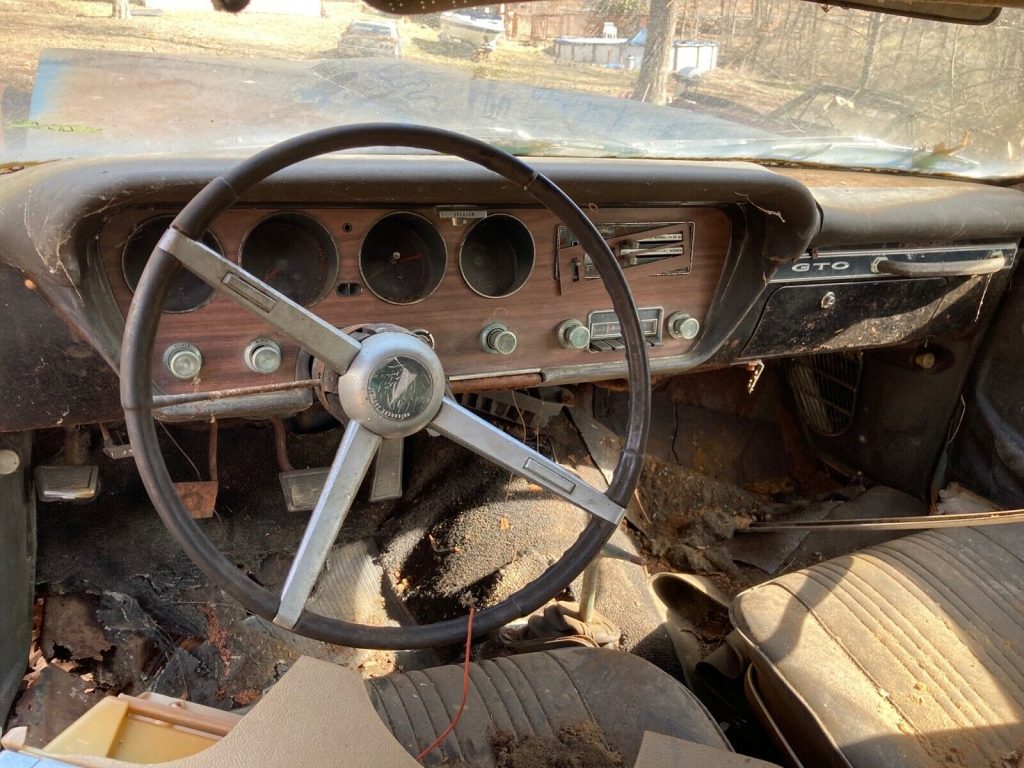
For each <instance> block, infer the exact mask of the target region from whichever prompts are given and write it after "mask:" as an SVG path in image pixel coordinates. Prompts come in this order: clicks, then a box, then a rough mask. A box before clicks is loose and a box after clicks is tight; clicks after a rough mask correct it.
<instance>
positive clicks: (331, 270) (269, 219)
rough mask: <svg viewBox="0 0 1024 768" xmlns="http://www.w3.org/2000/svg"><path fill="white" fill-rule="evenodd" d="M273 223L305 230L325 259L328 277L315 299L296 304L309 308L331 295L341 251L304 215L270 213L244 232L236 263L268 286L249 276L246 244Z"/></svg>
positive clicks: (322, 227)
mask: <svg viewBox="0 0 1024 768" xmlns="http://www.w3.org/2000/svg"><path fill="white" fill-rule="evenodd" d="M275 219H285V220H286V223H289V224H293V225H295V226H298V227H299V228H300V229H306V233H307V234H309V235H311V236H312V237H313V239H314V240H316V241H317V243H318V244H319V246H320V248H321V250H323V252H324V255H325V256H326V258H327V261H328V265H327V266H328V269H327V274H326V275H325V276H324V279H323V284H322V285H321V286H320V290H319V291H318V292H317V293H316V295H315V296H314V298H312V299H310V300H309V301H308V302H297V303H299V304H301V305H302V306H304V307H312V306H313V305H315V304H317V303H319V302H321V301H323V300H324V299H325V298H327V297H328V296H329V295H331V294H332V293H333V292H334V288H335V286H336V285H337V283H338V275H339V274H340V273H341V249H340V248H339V247H338V242H337V240H336V239H335V237H334V235H333V234H332V233H331V230H330V229H329V228H328V227H327V225H326V224H324V223H323V222H322V221H320V220H319V219H317V218H316V217H315V216H311V215H310V214H308V213H305V212H304V211H293V210H288V209H281V210H276V211H271V212H270V213H268V214H267V215H266V216H263V217H262V218H261V219H260V220H259V221H257V222H256V223H255V224H253V225H252V226H251V227H249V229H248V230H246V232H245V234H244V235H243V236H242V239H241V241H240V242H239V244H238V254H237V258H236V263H237V264H238V266H240V267H241V268H242V269H244V270H245V271H246V272H249V273H250V274H251V275H253V276H254V277H257V278H259V279H260V280H261V281H263V282H267V280H266V278H265V277H264V276H262V275H257V274H256V273H254V272H251V271H250V270H249V268H248V267H246V266H245V261H244V259H245V248H246V246H247V245H248V244H249V241H250V238H251V236H252V234H253V233H254V232H255V231H256V230H257V229H259V228H260V227H261V226H263V225H264V224H267V223H273V222H274V220H275ZM307 228H308V229H307ZM328 246H329V247H328ZM268 284H269V283H268ZM286 295H287V294H286ZM289 298H291V299H293V301H294V300H295V299H294V298H293V297H291V296H289Z"/></svg>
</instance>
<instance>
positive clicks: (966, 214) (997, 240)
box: [0, 155, 1024, 431]
mask: <svg viewBox="0 0 1024 768" xmlns="http://www.w3.org/2000/svg"><path fill="white" fill-rule="evenodd" d="M238 159H239V158H236V157H220V156H209V157H206V156H200V157H182V158H161V159H153V158H145V159H132V158H125V159H119V160H109V159H84V160H76V161H65V162H58V163H50V164H46V165H42V166H37V167H30V168H26V169H24V170H20V171H18V172H16V173H12V174H9V175H6V176H3V177H0V297H2V300H3V302H4V319H5V324H4V326H3V327H2V328H0V350H2V357H3V359H2V360H0V367H2V370H3V372H4V374H3V376H0V431H8V430H15V429H26V428H33V427H44V426H54V425H67V424H74V423H85V422H95V421H104V420H106V421H114V420H118V419H119V418H120V416H121V412H120V403H119V398H118V378H117V366H118V358H119V354H120V343H121V335H122V333H123V330H124V318H125V315H126V313H127V311H128V307H129V306H130V303H131V300H132V295H133V289H134V287H135V285H136V284H137V282H138V280H139V276H140V275H141V272H142V269H143V268H144V266H145V263H146V260H147V259H148V257H149V254H150V253H151V251H152V249H153V246H154V245H155V243H156V241H157V240H158V239H159V237H160V235H161V234H162V232H163V231H164V230H165V229H166V227H167V225H168V224H169V222H170V220H171V218H172V217H173V216H174V215H175V214H176V213H177V211H179V210H180V208H181V206H182V205H184V203H185V202H187V201H188V200H189V199H190V198H191V197H192V196H193V195H194V194H195V193H196V192H197V191H198V190H199V189H200V188H202V186H203V185H204V184H205V183H206V182H207V181H209V180H210V179H211V178H214V177H215V176H217V175H219V174H220V173H223V172H224V171H225V170H226V169H227V168H229V167H230V166H232V165H233V164H234V163H235V162H237V160H238ZM534 163H535V166H536V167H537V168H538V170H540V171H541V172H542V173H544V174H545V175H547V176H548V177H550V178H551V179H552V180H553V181H555V182H556V183H557V184H559V185H560V186H562V188H563V189H564V190H565V191H566V192H567V193H568V194H569V196H570V197H572V198H573V199H574V200H575V201H576V202H577V204H578V205H579V206H580V207H581V209H582V210H583V211H584V212H585V214H586V215H587V216H588V217H590V218H591V220H592V221H593V222H594V223H595V224H596V225H597V227H598V229H599V231H600V232H601V234H602V235H603V236H604V237H605V238H606V240H607V241H608V243H609V246H610V247H611V248H612V250H613V252H614V253H615V255H616V257H617V259H618V260H619V263H620V264H621V265H622V266H623V267H624V268H625V273H626V276H627V279H628V281H629V284H630V287H631V290H632V291H633V294H634V297H635V299H636V303H637V306H638V307H639V308H640V311H641V321H642V325H643V328H644V331H645V335H646V336H647V340H648V352H649V355H650V358H651V369H652V372H653V373H654V374H655V375H662V374H676V373H681V372H685V371H689V370H694V369H697V368H700V367H708V366H723V365H737V364H741V365H746V364H750V363H757V362H758V361H761V360H764V359H767V358H777V357H791V356H794V355H805V354H817V353H822V352H830V351H842V350H860V349H869V348H874V347H882V346H893V345H897V344H906V343H909V342H913V341H920V342H922V343H924V342H926V341H927V340H929V339H935V338H946V337H956V336H958V335H959V336H963V335H964V334H971V333H976V332H977V331H978V330H979V329H981V328H983V327H984V325H985V323H987V321H988V319H989V318H990V317H991V314H992V313H993V312H994V311H995V308H996V306H997V305H998V300H999V298H1000V296H1001V295H1002V293H1003V292H1004V291H1005V290H1006V288H1007V286H1008V285H1009V280H1010V277H1011V275H1012V273H1013V270H1014V269H1015V267H1016V265H1017V262H1018V260H1019V257H1018V245H1019V243H1020V242H1021V239H1022V237H1024V193H1022V192H1021V191H1020V190H1017V189H1012V188H1001V187H996V186H993V185H988V184H979V183H969V182H961V181H946V180H938V179H926V178H918V177H911V176H897V175H881V174H877V173H858V172H855V171H828V170H803V169H768V168H764V167H760V166H756V165H751V164H745V163H723V162H713V163H711V162H708V163H700V162H682V161H656V162H655V161H642V160H599V159H587V160H582V159H536V160H535V161H534ZM206 243H207V245H209V246H210V247H211V248H214V249H215V250H217V251H219V252H220V253H222V254H223V255H225V256H226V257H227V258H228V259H230V260H231V261H234V262H236V263H239V264H240V265H241V266H242V267H244V268H245V269H247V270H249V271H250V272H252V273H253V274H254V275H256V276H257V277H259V278H261V279H263V280H265V281H267V282H268V283H270V284H271V285H272V286H274V287H276V288H278V289H279V290H281V291H283V292H284V293H286V294H288V295H289V296H291V297H293V298H294V299H296V300H297V301H298V302H299V303H301V304H303V305H304V306H307V307H309V308H310V309H311V310H312V311H314V312H316V313H317V314H318V315H320V316H322V317H323V318H325V319H326V320H328V321H329V322H331V323H333V324H336V325H337V326H339V327H344V328H355V327H358V326H359V325H361V324H367V323H381V322H385V323H393V324H397V325H399V326H402V327H404V328H406V329H408V330H410V331H414V332H417V333H419V334H421V335H422V336H423V338H424V339H425V340H426V341H427V342H428V343H430V344H432V345H433V346H434V347H435V349H436V350H437V352H438V354H439V357H440V358H441V361H442V363H443V365H444V367H445V370H446V373H447V375H448V376H449V378H450V385H451V388H452V389H453V391H455V392H456V393H458V392H469V391H484V390H495V389H512V388H524V387H532V386H538V385H541V384H571V383H575V382H583V381H599V380H607V379H613V378H621V377H622V376H623V375H624V373H625V363H624V356H623V352H622V346H623V345H622V342H621V340H620V338H619V332H618V322H617V318H616V317H615V315H614V313H612V312H611V311H610V301H609V300H608V297H607V295H606V293H605V291H604V288H603V286H602V283H601V281H600V279H599V278H598V277H597V275H596V272H595V271H594V268H593V265H592V264H591V263H590V261H589V258H588V255H587V254H586V253H584V252H583V251H582V249H581V248H580V247H579V246H578V244H577V243H576V242H575V239H574V237H573V235H572V233H571V232H569V231H567V230H566V229H565V228H564V227H563V226H562V225H561V224H560V222H558V221H557V220H556V219H555V218H554V217H553V216H552V215H551V214H549V213H548V212H546V211H545V210H544V209H542V208H539V207H538V206H537V205H536V204H535V203H533V202H532V201H531V200H530V199H529V198H528V197H527V196H526V195H525V194H524V193H523V191H522V190H521V189H517V188H515V187H513V186H512V185H510V184H508V183H507V182H504V181H503V180H501V179H500V178H498V177H496V176H493V175H492V174H490V173H489V172H487V171H485V170H483V169H480V168H476V167H474V166H471V165H468V164H466V163H464V162H461V161H458V160H455V159H451V158H445V157H438V156H431V155H408V156H402V155H362V156H360V155H344V156H336V157H327V158H320V159H318V160H315V161H308V162H306V163H303V164H301V165H299V166H296V167H294V168H291V169H288V170H287V171H284V172H282V173H279V174H276V175H275V176H273V177H271V178H270V179H268V180H267V181H266V182H264V183H263V184H261V185H259V186H258V187H257V188H255V189H254V190H253V191H252V192H251V193H250V194H249V195H248V196H247V197H246V199H244V200H242V201H241V202H240V203H239V204H238V205H236V206H235V207H233V208H232V209H230V210H229V211H228V212H226V213H225V214H224V215H222V216H221V217H220V218H219V219H218V220H217V221H215V222H214V223H213V225H212V227H211V229H210V230H209V232H208V233H207V235H206ZM152 362H153V371H154V392H155V393H156V394H164V395H166V396H167V397H169V398H173V397H176V396H180V397H185V396H187V395H189V394H190V393H195V392H210V391H215V392H223V391H225V390H232V389H238V388H248V389H249V390H252V389H253V388H261V387H262V388H264V389H266V390H267V393H266V395H265V396H263V398H262V399H261V400H259V401H258V402H257V401H254V400H246V401H245V402H241V403H240V404H239V403H235V407H234V408H233V409H232V408H229V407H228V406H229V405H230V403H229V400H230V398H229V399H227V400H224V401H222V405H223V406H224V407H223V409H221V410H215V411H207V412H202V413H197V412H192V413H191V415H189V414H186V415H185V416H184V417H191V418H208V417H209V416H212V415H218V414H237V415H248V414H252V413H258V414H263V415H266V414H272V413H288V412H295V411H296V410H300V409H301V408H303V407H308V405H309V403H310V402H311V401H310V399H309V398H310V397H311V395H310V393H309V391H308V390H306V391H304V392H302V395H303V396H304V397H305V399H304V400H303V399H297V398H296V397H295V393H294V392H293V393H292V394H291V395H290V396H289V397H291V399H289V397H286V396H284V395H283V394H279V395H274V394H273V393H272V392H271V391H270V390H273V389H274V388H275V387H278V388H280V387H284V386H287V385H288V384H289V382H294V381H296V380H303V379H308V378H309V377H310V373H311V367H310V366H311V361H310V360H309V359H308V356H306V355H305V354H304V353H302V352H301V351H300V350H299V349H297V348H296V347H295V346H294V345H292V344H291V343H290V342H289V341H288V340H287V339H286V338H284V337H282V336H280V335H279V334H276V333H275V332H273V331H272V330H271V329H270V328H268V327H267V326H265V325H264V324H262V322H261V321H259V320H258V319H256V318H254V317H253V316H252V315H250V314H249V313H247V312H245V311H244V310H243V309H241V308H240V307H238V306H237V305H235V304H234V303H233V302H231V301H230V300H228V299H226V298H225V297H223V296H222V295H220V294H217V295H214V293H213V292H212V291H211V290H210V289H209V288H208V287H207V286H206V285H205V284H203V283H201V282H200V281H198V280H197V279H196V278H194V277H192V276H191V274H190V273H187V272H185V271H182V272H180V273H179V274H178V276H177V277H176V280H175V284H174V286H173V288H172V290H171V293H170V295H169V298H168V302H167V305H166V306H165V312H164V314H163V315H162V318H161V322H160V326H159V330H158V337H157V343H156V347H155V352H154V359H153V361H152ZM281 391H283V390H281ZM169 417H170V415H169ZM177 417H182V415H181V414H180V413H179V414H178V415H177V416H176V418H177Z"/></svg>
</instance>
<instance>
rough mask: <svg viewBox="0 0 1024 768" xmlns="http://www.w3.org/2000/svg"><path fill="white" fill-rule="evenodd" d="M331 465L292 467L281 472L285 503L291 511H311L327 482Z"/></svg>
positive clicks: (279, 476)
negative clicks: (305, 467) (304, 467)
mask: <svg viewBox="0 0 1024 768" xmlns="http://www.w3.org/2000/svg"><path fill="white" fill-rule="evenodd" d="M330 471H331V468H330V467H314V468H313V469H290V470H288V471H286V472H281V473H280V474H279V475H278V478H279V479H280V480H281V490H282V491H284V504H285V507H286V508H287V509H288V511H289V512H309V511H310V510H311V509H313V507H315V506H316V502H317V500H318V499H319V498H320V493H321V491H323V489H324V483H326V482H327V474H328V473H329V472H330Z"/></svg>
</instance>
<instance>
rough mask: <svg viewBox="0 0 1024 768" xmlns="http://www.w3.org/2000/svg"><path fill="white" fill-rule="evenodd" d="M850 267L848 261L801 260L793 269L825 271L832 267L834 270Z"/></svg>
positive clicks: (799, 270) (839, 270)
mask: <svg viewBox="0 0 1024 768" xmlns="http://www.w3.org/2000/svg"><path fill="white" fill-rule="evenodd" d="M849 268H850V262H848V261H838V260H837V261H800V262H797V263H796V264H794V265H793V267H792V269H793V271H794V272H810V271H811V270H815V271H817V272H824V271H825V270H826V269H831V270H832V271H834V272H841V271H842V270H844V269H849Z"/></svg>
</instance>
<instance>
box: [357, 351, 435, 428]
mask: <svg viewBox="0 0 1024 768" xmlns="http://www.w3.org/2000/svg"><path fill="white" fill-rule="evenodd" d="M366 390H367V395H368V396H369V398H370V404H371V405H372V406H373V407H374V409H375V410H376V411H377V413H379V414H380V415H381V416H383V417H384V418H386V419H390V420H391V421H408V420H409V419H412V418H415V417H417V416H419V415H421V414H422V413H423V411H424V410H425V409H426V407H427V406H428V405H429V404H430V400H431V395H432V394H433V391H434V380H433V379H432V378H431V376H430V371H428V370H427V368H426V366H424V365H423V363H421V362H420V361H419V360H417V359H416V358H414V357H409V356H408V355H398V356H396V357H392V358H391V359H390V360H388V361H387V362H385V363H382V364H381V365H379V366H377V368H376V369H375V370H374V371H373V374H372V375H371V376H370V380H369V382H367V385H366Z"/></svg>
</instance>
